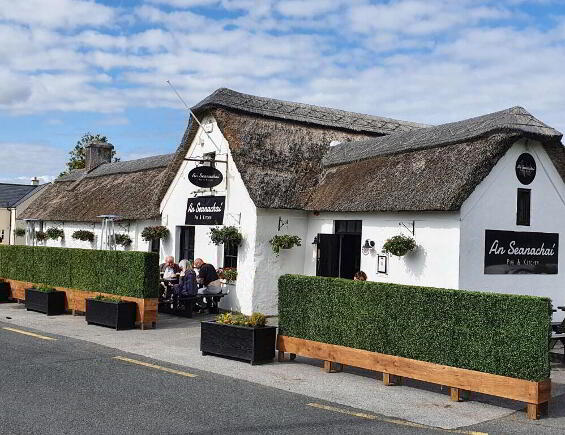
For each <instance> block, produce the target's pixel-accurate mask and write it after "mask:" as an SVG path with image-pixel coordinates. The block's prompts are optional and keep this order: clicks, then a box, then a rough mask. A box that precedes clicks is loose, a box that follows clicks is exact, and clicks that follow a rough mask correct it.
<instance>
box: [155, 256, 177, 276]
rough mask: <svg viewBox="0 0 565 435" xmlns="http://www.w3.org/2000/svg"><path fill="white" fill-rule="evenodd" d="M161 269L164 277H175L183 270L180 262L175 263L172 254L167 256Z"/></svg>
mask: <svg viewBox="0 0 565 435" xmlns="http://www.w3.org/2000/svg"><path fill="white" fill-rule="evenodd" d="M159 271H160V272H161V273H162V274H163V278H164V279H170V278H174V277H175V275H176V274H177V273H180V272H181V269H180V267H179V265H178V264H175V259H174V257H173V256H171V255H167V256H166V257H165V262H164V263H163V264H161V265H160V266H159Z"/></svg>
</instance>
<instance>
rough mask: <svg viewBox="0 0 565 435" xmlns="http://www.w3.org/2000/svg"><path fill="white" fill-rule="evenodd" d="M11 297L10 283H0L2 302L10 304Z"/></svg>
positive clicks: (0, 300) (0, 299) (0, 298)
mask: <svg viewBox="0 0 565 435" xmlns="http://www.w3.org/2000/svg"><path fill="white" fill-rule="evenodd" d="M10 295H11V292H10V283H9V282H6V281H0V302H9V301H10Z"/></svg>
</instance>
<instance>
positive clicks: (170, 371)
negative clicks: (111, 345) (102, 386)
mask: <svg viewBox="0 0 565 435" xmlns="http://www.w3.org/2000/svg"><path fill="white" fill-rule="evenodd" d="M114 359H117V360H120V361H124V362H128V363H132V364H137V365H139V366H143V367H149V368H152V369H156V370H161V371H162V372H167V373H173V374H175V375H180V376H186V377H187V378H195V377H196V375H193V374H192V373H188V372H182V371H180V370H175V369H169V368H167V367H161V366H158V365H156V364H150V363H147V362H144V361H138V360H136V359H131V358H126V357H124V356H115V357H114Z"/></svg>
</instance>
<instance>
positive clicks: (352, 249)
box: [339, 234, 361, 279]
mask: <svg viewBox="0 0 565 435" xmlns="http://www.w3.org/2000/svg"><path fill="white" fill-rule="evenodd" d="M339 237H340V258H339V276H340V278H346V279H353V276H354V275H355V274H356V273H357V272H359V269H361V236H360V235H357V234H340V235H339Z"/></svg>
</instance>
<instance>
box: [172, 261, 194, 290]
mask: <svg viewBox="0 0 565 435" xmlns="http://www.w3.org/2000/svg"><path fill="white" fill-rule="evenodd" d="M179 267H180V270H181V272H180V277H179V283H178V284H177V285H175V286H174V287H173V293H174V294H175V296H180V297H187V296H196V294H197V293H198V285H197V284H196V272H194V270H193V269H192V263H191V262H190V261H188V260H181V262H180V263H179Z"/></svg>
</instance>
